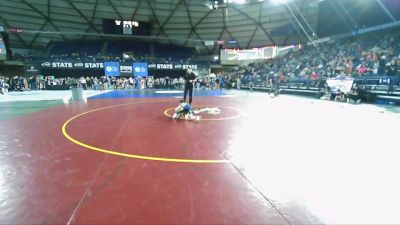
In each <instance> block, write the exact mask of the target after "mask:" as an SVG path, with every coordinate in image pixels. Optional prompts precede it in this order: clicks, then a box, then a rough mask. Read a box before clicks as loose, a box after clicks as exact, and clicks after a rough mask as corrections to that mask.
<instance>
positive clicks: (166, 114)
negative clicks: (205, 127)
mask: <svg viewBox="0 0 400 225" xmlns="http://www.w3.org/2000/svg"><path fill="white" fill-rule="evenodd" d="M223 108H228V109H233V110H236V111H238V112H239V113H240V110H238V109H236V108H233V107H223ZM173 109H175V108H169V109H166V110H165V111H164V115H165V116H167V117H170V118H172V115H170V114H168V111H171V110H173ZM239 117H240V115H239V114H238V115H234V116H229V117H222V118H215V119H200V120H208V121H219V120H233V119H236V118H239Z"/></svg>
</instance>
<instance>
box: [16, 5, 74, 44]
mask: <svg viewBox="0 0 400 225" xmlns="http://www.w3.org/2000/svg"><path fill="white" fill-rule="evenodd" d="M21 1H22V3H24V4H25V5H27V6H28V7H29V8H31V9H33V11H35V12H37V13H38V14H39V15H40V16H42V17H43V19H44V20H46V21H48V22H49V23H50V24H51V25H52V26H53V27H54V29H55V30H56V31H58V32H60V29H59V28H58V26H56V25H55V24H54V23H53V21H52V20H51V18H50V16H49V15H50V6H49V5H48V6H47V11H48V12H47V13H48V15H45V14H44V13H42V12H41V11H39V10H38V9H37V8H36V7H34V6H33V5H32V4H31V3H29V2H27V1H26V0H21ZM47 3H48V4H50V1H48V2H47ZM61 37H62V39H64V40H67V38H66V37H65V36H64V35H62V34H61Z"/></svg>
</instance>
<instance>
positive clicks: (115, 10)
mask: <svg viewBox="0 0 400 225" xmlns="http://www.w3.org/2000/svg"><path fill="white" fill-rule="evenodd" d="M107 1H108V4H110V5H111V8H112V9H113V10H114V12H115V13H116V14H117V15H118V17H119V19H121V20H124V17H123V16H122V15H121V13H120V12H119V11H118V9H117V7H115V5H114V4H113V3H112V1H111V0H107Z"/></svg>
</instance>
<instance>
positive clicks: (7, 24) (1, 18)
mask: <svg viewBox="0 0 400 225" xmlns="http://www.w3.org/2000/svg"><path fill="white" fill-rule="evenodd" d="M0 20H2V21H3V23H4V24H5V25H6V26H7V28H10V27H11V26H10V24H9V23H8V22H7V21H6V20H5V19H4V18H3V17H2V16H1V14H0ZM12 34H14V35H15V36H16V37H17V38H18V40H19V41H20V42H21V43H22V44H23V46H24V47H25V48H28V47H29V45H28V43H26V41H25V40H24V39H22V38H21V36H20V35H19V34H18V33H12Z"/></svg>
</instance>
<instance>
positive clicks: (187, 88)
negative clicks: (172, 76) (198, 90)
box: [183, 83, 193, 104]
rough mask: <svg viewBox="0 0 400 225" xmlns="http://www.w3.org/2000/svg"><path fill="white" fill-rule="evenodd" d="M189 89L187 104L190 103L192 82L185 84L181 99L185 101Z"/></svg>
mask: <svg viewBox="0 0 400 225" xmlns="http://www.w3.org/2000/svg"><path fill="white" fill-rule="evenodd" d="M188 91H189V104H192V95H193V84H192V83H189V84H185V91H184V92H183V101H184V102H186V96H187V94H188Z"/></svg>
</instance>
